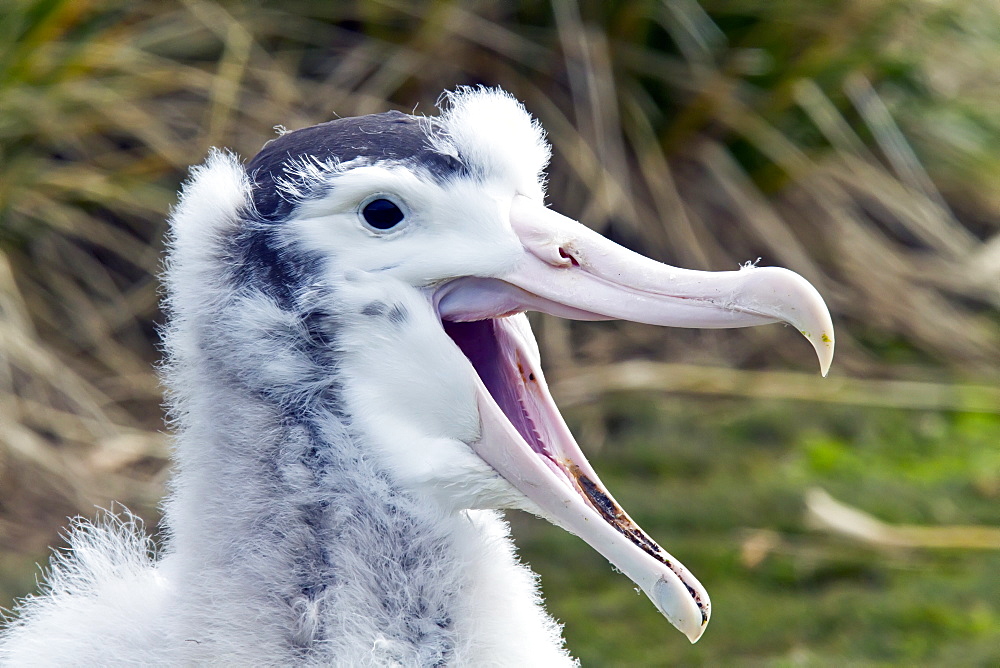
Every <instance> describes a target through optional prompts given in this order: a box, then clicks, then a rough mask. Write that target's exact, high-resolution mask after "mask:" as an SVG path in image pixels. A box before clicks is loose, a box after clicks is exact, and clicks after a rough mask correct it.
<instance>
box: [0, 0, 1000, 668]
mask: <svg viewBox="0 0 1000 668" xmlns="http://www.w3.org/2000/svg"><path fill="white" fill-rule="evenodd" d="M480 83H482V84H487V85H500V86H503V87H504V88H506V89H507V90H509V91H510V92H511V93H513V94H514V95H515V96H517V97H518V98H519V99H521V100H523V101H524V103H525V105H526V106H527V108H528V109H529V111H531V112H532V113H533V114H534V115H535V116H536V117H537V118H538V119H540V120H541V122H542V124H543V125H544V126H545V128H546V129H547V130H548V133H549V139H550V140H551V142H552V144H553V147H554V157H553V161H552V166H551V169H550V172H549V173H550V186H549V200H550V202H551V203H552V204H553V205H554V206H555V207H556V208H557V209H559V210H560V211H562V212H563V213H565V214H567V215H570V216H574V217H576V218H578V219H580V220H581V221H583V222H584V223H585V224H587V225H588V226H591V227H593V228H595V229H597V230H600V231H601V232H603V233H604V234H606V235H608V236H610V237H612V238H613V239H615V240H616V241H618V242H619V243H622V244H623V245H626V246H628V247H631V248H633V249H635V250H638V251H640V252H642V253H644V254H646V255H649V256H652V257H654V258H657V259H659V260H661V261H665V262H669V263H671V264H678V265H682V266H686V267H691V268H697V269H713V270H719V269H735V268H736V267H737V266H738V265H739V264H740V263H743V262H747V261H751V262H753V261H757V259H758V258H760V263H761V264H762V265H772V264H774V265H782V266H786V267H789V268H791V269H793V270H795V271H797V272H799V273H800V274H802V275H803V276H805V277H806V278H807V279H808V280H809V281H811V282H812V283H813V284H814V285H815V286H816V287H817V288H818V289H819V291H820V292H821V293H822V294H823V295H824V296H825V298H826V299H827V301H828V303H829V304H830V307H831V310H832V311H833V314H834V321H835V323H836V326H837V359H836V360H835V362H834V367H833V370H832V372H831V374H830V377H829V378H827V379H825V380H824V379H821V378H820V377H819V374H818V372H817V368H816V362H815V360H814V359H813V353H812V351H811V349H810V347H809V345H808V343H807V342H806V341H805V340H803V339H802V338H801V337H799V336H798V335H797V334H796V333H795V332H793V331H790V330H789V329H787V328H783V327H777V326H772V327H762V328H754V329H749V330H736V331H726V332H701V331H688V330H662V329H656V328H652V327H643V326H636V325H628V324H620V323H568V322H563V321H559V320H555V319H550V318H545V317H539V318H537V319H535V324H536V328H537V331H538V333H539V338H540V341H541V345H542V348H543V358H544V359H545V361H546V363H547V369H548V372H549V374H550V379H551V381H552V384H553V392H554V394H555V396H556V399H557V401H558V402H559V403H560V405H561V406H562V407H563V410H564V413H565V415H566V417H567V419H568V420H569V422H570V424H571V426H572V427H573V429H574V431H575V432H576V433H577V435H578V439H579V440H580V442H581V444H582V445H583V447H584V449H585V450H586V451H587V452H588V455H589V456H590V457H591V461H592V462H593V463H594V466H595V468H596V469H597V470H598V471H600V472H601V475H602V477H603V478H604V479H605V481H606V482H607V484H608V486H609V488H610V489H611V490H612V492H613V493H615V494H616V495H617V496H618V498H619V500H620V501H621V502H622V504H623V505H624V507H625V508H627V509H628V510H629V511H630V513H631V514H632V516H633V517H635V518H636V520H637V521H638V522H639V523H640V524H642V525H643V526H644V527H645V528H646V529H647V530H648V531H649V533H650V534H651V535H653V536H654V537H656V538H657V539H658V540H660V542H662V543H663V544H664V546H666V547H667V549H668V550H670V551H671V552H672V553H673V554H674V555H676V556H677V557H678V558H680V559H681V560H682V561H684V562H685V564H687V565H688V566H689V567H690V568H691V569H692V570H693V571H694V572H695V573H696V575H697V576H698V577H699V578H700V579H701V580H702V582H703V583H704V584H705V585H706V586H707V588H708V590H709V591H710V593H711V595H712V598H713V603H714V608H715V609H714V614H713V620H712V624H711V626H710V627H709V629H708V631H707V633H706V635H705V637H704V638H703V639H702V640H701V641H700V643H699V644H698V645H695V646H690V645H688V644H687V641H686V640H685V639H684V638H683V637H682V636H681V635H680V634H678V633H677V632H676V631H674V630H673V629H672V628H671V627H670V626H669V624H668V623H667V622H666V621H665V620H663V619H662V618H661V617H660V616H659V614H658V613H656V611H655V610H654V609H653V607H652V606H651V605H650V604H649V603H648V601H646V600H645V598H643V597H641V596H639V595H638V594H636V592H635V591H634V590H633V587H632V584H631V583H630V582H629V581H628V580H627V579H626V578H625V577H624V576H621V575H618V574H616V573H614V572H612V571H611V569H610V567H609V566H608V565H607V563H606V562H604V561H603V559H602V558H601V557H600V556H599V555H598V554H597V553H596V552H594V551H593V550H591V549H590V548H589V547H587V546H586V545H585V544H584V543H582V542H581V541H579V540H578V539H576V538H574V537H572V536H570V535H568V534H565V533H563V532H561V531H560V530H558V529H555V528H554V527H551V526H549V525H547V524H545V523H544V522H541V521H538V520H534V519H533V518H528V517H524V516H521V515H515V516H513V517H512V518H511V519H512V521H513V523H514V526H515V533H516V535H517V538H518V543H519V545H520V546H521V551H522V554H523V556H524V558H525V559H526V560H527V561H529V562H530V563H531V564H532V566H533V567H534V568H535V569H536V570H537V571H538V572H539V573H540V574H541V575H542V585H543V588H544V592H545V596H546V598H547V599H548V604H549V609H550V610H551V611H552V613H553V614H554V615H555V616H556V617H558V618H559V619H560V620H561V621H562V622H563V623H565V625H566V626H565V635H566V637H567V640H568V644H569V646H570V648H571V649H572V650H573V651H574V652H575V653H576V654H577V655H578V656H579V657H580V658H581V659H582V660H583V662H584V664H585V665H650V666H654V665H663V664H668V663H675V662H676V663H681V664H685V665H699V664H706V665H726V664H735V663H739V664H741V665H745V664H759V665H782V666H783V665H817V666H822V665H844V664H845V663H855V664H902V663H906V664H914V663H922V664H934V663H940V664H948V665H997V664H998V663H1000V576H998V573H1000V308H998V307H1000V9H998V8H997V6H996V5H995V4H994V3H990V2H981V1H979V0H905V1H903V0H899V1H896V0H883V1H880V2H873V1H871V0H836V1H834V0H811V1H810V2H800V1H791V0H671V1H663V2H653V1H639V0H637V1H632V2H624V1H623V2H583V3H577V2H573V1H571V0H552V1H551V2H504V3H501V2H495V1H493V2H489V1H479V2H475V1H472V2H457V1H448V0H424V1H417V0H386V1H384V2H383V1H371V2H328V1H326V0H284V1H283V2H280V3H279V2H265V1H263V0H261V1H258V2H245V3H237V2H222V1H214V0H180V1H177V0H165V1H161V0H157V1H156V2H153V1H152V0H136V1H124V0H121V1H117V2H115V1H105V2H100V1H96V0H94V1H89V0H8V1H7V2H3V3H0V606H3V607H9V605H10V604H11V603H10V602H11V601H12V600H13V598H14V597H16V596H20V595H23V594H24V593H26V592H28V591H31V590H32V589H33V588H34V586H35V580H36V578H37V577H38V576H39V568H38V566H36V564H37V563H44V562H45V561H46V559H47V555H48V551H49V548H48V546H50V545H51V546H58V545H60V543H61V538H60V531H61V528H62V527H64V526H65V525H66V518H67V516H72V515H76V514H81V515H83V516H87V517H91V516H94V515H95V514H96V512H97V511H96V508H95V507H97V506H99V507H104V508H109V507H113V506H112V503H113V502H117V503H121V504H124V505H126V506H128V507H129V508H131V509H132V510H134V511H136V512H138V513H139V514H140V515H142V516H143V517H144V518H146V519H147V521H148V522H149V524H150V526H155V523H156V521H157V517H158V502H159V498H160V495H161V494H162V491H163V484H164V481H165V480H166V479H167V478H168V476H169V464H168V453H169V439H168V436H167V434H166V433H165V428H164V426H163V423H162V417H161V406H160V404H161V388H160V386H159V385H158V381H157V377H156V374H155V369H154V367H155V364H156V362H157V359H158V357H159V354H158V351H157V343H158V338H157V329H156V328H157V323H159V322H161V321H162V318H161V315H160V313H159V311H158V308H157V300H158V296H159V294H158V290H159V288H158V282H157V273H158V272H159V269H160V261H161V252H162V240H161V238H162V235H163V231H164V218H165V216H166V215H167V213H168V211H169V208H170V206H171V205H172V203H173V202H174V201H175V193H176V191H177V188H178V185H179V184H180V182H181V181H182V180H183V179H184V178H185V174H186V170H187V168H188V166H189V165H191V164H196V163H198V162H200V161H201V160H202V159H203V158H204V156H205V155H206V152H207V151H208V149H209V147H211V146H226V147H230V148H232V149H234V150H235V151H237V152H238V153H239V154H240V155H242V156H244V157H245V158H249V157H250V156H252V155H253V154H254V153H256V151H257V150H258V149H259V148H260V146H261V145H262V144H263V143H264V142H265V141H267V140H268V139H270V138H272V137H274V136H275V130H274V127H275V126H277V125H282V126H284V127H286V128H289V129H296V128H300V127H304V126H307V125H311V124H314V123H317V122H320V121H324V120H329V119H330V118H333V117H334V116H335V115H338V116H351V115H356V114H364V113H370V112H378V111H384V110H387V109H400V110H403V111H407V112H411V111H414V110H415V111H416V113H423V114H433V113H435V107H434V103H435V100H436V99H437V97H438V95H439V94H440V93H441V91H442V90H445V89H449V88H453V87H455V86H456V85H459V84H480Z"/></svg>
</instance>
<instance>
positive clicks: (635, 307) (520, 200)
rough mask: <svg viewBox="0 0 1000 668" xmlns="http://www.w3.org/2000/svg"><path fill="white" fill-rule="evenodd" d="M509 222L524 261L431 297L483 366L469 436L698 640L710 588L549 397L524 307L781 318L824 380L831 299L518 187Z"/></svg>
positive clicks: (798, 280) (666, 317) (730, 323)
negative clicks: (683, 256) (608, 475)
mask: <svg viewBox="0 0 1000 668" xmlns="http://www.w3.org/2000/svg"><path fill="white" fill-rule="evenodd" d="M510 222H511V226H512V227H513V229H514V232H515V233H516V234H517V236H518V237H519V238H520V240H521V243H522V245H523V247H524V251H525V252H524V255H523V258H522V259H521V261H520V263H519V264H518V266H516V267H515V268H514V269H513V270H511V271H510V272H508V273H506V274H504V275H502V276H495V277H465V278H461V279H457V280H454V281H451V282H449V283H447V284H446V285H444V286H442V287H441V288H439V289H438V291H437V293H436V294H435V301H436V303H437V308H438V312H439V313H440V315H441V317H442V319H443V321H444V326H445V330H446V331H447V332H448V334H449V335H450V336H451V337H452V339H453V340H454V341H455V342H456V343H457V344H458V346H459V347H460V348H461V349H462V351H463V352H464V353H465V355H466V357H468V358H469V360H470V362H471V363H472V366H473V367H474V368H475V370H476V372H477V375H478V382H477V387H478V388H479V394H478V401H479V410H480V417H481V422H482V430H481V436H480V439H479V440H478V441H477V442H475V443H472V444H470V445H471V446H472V447H473V449H474V450H475V451H476V452H477V454H478V455H479V456H480V457H482V459H483V460H484V461H486V462H487V463H488V464H490V465H491V466H492V467H493V468H494V469H496V470H497V471H498V472H499V473H500V474H501V475H502V476H503V477H504V478H506V479H507V480H508V481H509V482H510V483H511V484H512V485H513V486H514V487H516V488H517V489H518V490H520V491H521V492H522V493H523V494H524V495H525V496H526V497H527V498H528V499H529V501H530V502H531V503H532V504H533V505H534V506H535V507H536V508H537V509H538V510H540V511H541V512H542V514H543V515H544V516H545V517H546V518H547V519H549V520H550V521H552V522H553V523H555V524H557V525H559V526H562V527H563V528H565V529H567V530H568V531H570V532H572V533H574V534H577V535H578V536H580V537H581V538H583V539H584V540H585V541H586V542H587V543H589V544H590V545H591V546H592V547H593V548H594V549H596V550H597V551H598V552H600V553H601V554H603V555H604V556H605V557H606V558H607V559H608V560H609V561H611V562H612V563H613V564H614V565H615V566H616V567H617V568H618V569H619V570H621V571H622V572H623V573H625V574H626V575H627V576H628V577H629V578H631V579H632V581H634V582H635V583H636V584H637V585H639V586H640V587H641V588H642V589H643V591H644V592H645V593H646V595H647V596H649V598H650V599H651V600H652V601H653V603H654V605H656V607H657V609H659V610H660V612H661V613H663V615H664V616H665V617H666V618H667V619H668V620H670V622H671V623H672V624H673V625H674V626H676V627H677V628H678V629H679V630H680V631H681V632H682V633H684V634H685V635H686V636H687V637H688V638H689V639H690V640H691V641H692V642H694V641H696V640H697V639H698V638H699V637H701V634H702V632H703V631H704V629H705V625H706V624H707V623H708V619H709V616H710V604H709V598H708V594H707V592H706V591H705V590H704V588H703V587H702V586H701V584H700V583H699V582H698V580H697V579H695V577H694V576H693V575H691V573H690V572H689V571H688V570H687V569H686V568H684V566H683V565H682V564H680V562H678V561H677V560H676V559H674V558H673V557H672V556H671V555H670V554H669V553H667V552H666V551H665V550H664V549H663V548H662V547H660V546H659V545H657V544H656V542H654V541H653V540H652V539H651V538H650V537H649V536H648V535H647V534H646V533H645V532H644V531H643V530H642V529H641V528H640V527H639V526H638V525H636V524H635V522H633V521H632V519H631V518H629V516H628V515H627V514H626V513H625V511H624V510H622V508H621V507H620V506H619V505H618V504H617V502H615V500H614V498H613V497H612V496H611V495H610V494H609V493H608V492H607V490H606V489H605V488H604V485H603V484H602V483H601V481H600V479H599V478H598V477H597V474H596V473H594V471H593V469H592V468H591V467H590V464H589V463H588V462H587V459H586V457H584V455H583V452H582V451H581V450H580V447H579V446H578V445H577V443H576V441H575V440H574V438H573V436H572V434H571V433H570V432H569V429H568V428H567V427H566V424H565V422H564V421H563V419H562V416H561V415H560V414H559V411H558V409H557V408H556V406H555V403H554V402H553V400H552V397H551V395H550V394H549V391H548V387H547V386H546V384H545V380H544V376H543V375H542V371H541V368H540V365H539V361H538V358H537V354H536V353H535V350H536V348H535V346H534V343H533V339H532V335H531V331H530V328H529V327H528V324H527V320H526V319H524V318H523V316H521V317H505V316H509V315H512V314H515V313H519V312H521V311H525V310H538V311H543V312H545V313H550V314H552V315H557V316H562V317H566V318H573V319H579V320H603V319H623V320H632V321H636V322H644V323H649V324H655V325H671V326H677V327H745V326H749V325H760V324H766V323H771V322H786V323H789V324H791V325H792V326H794V327H795V328H796V329H797V330H798V331H800V332H801V333H802V334H803V335H804V336H805V337H806V338H807V339H809V341H810V343H812V345H813V347H814V349H815V350H816V353H817V355H818V356H819V361H820V368H821V371H822V372H823V374H824V375H826V371H827V369H828V368H829V366H830V362H831V360H832V358H833V346H834V341H833V325H832V322H831V320H830V315H829V312H828V311H827V308H826V305H825V304H824V302H823V299H822V298H821V297H820V296H819V293H817V292H816V290H815V288H813V287H812V285H810V284H809V283H808V282H807V281H806V280H805V279H803V278H802V277H801V276H799V275H798V274H795V273H793V272H791V271H788V270H786V269H780V268H775V267H765V268H757V267H748V268H745V269H742V270H738V271H727V272H703V271H691V270H686V269H678V268H676V267H671V266H668V265H664V264H660V263H658V262H655V261H653V260H650V259H649V258H645V257H643V256H641V255H638V254H636V253H633V252H631V251H629V250H626V249H624V248H622V247H621V246H618V245H617V244H614V243H613V242H611V241H609V240H607V239H605V238H604V237H602V236H600V235H599V234H597V233H595V232H593V231H591V230H589V229H587V228H586V227H584V226H583V225H580V224H579V223H577V222H575V221H573V220H571V219H569V218H566V217H564V216H562V215H560V214H558V213H556V212H554V211H551V210H549V209H546V208H545V207H544V206H542V205H541V204H539V203H537V202H535V201H533V200H530V199H528V198H526V197H522V196H517V197H515V198H514V201H513V203H512V206H511V210H510Z"/></svg>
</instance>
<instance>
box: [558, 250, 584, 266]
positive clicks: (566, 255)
mask: <svg viewBox="0 0 1000 668" xmlns="http://www.w3.org/2000/svg"><path fill="white" fill-rule="evenodd" d="M559 257H561V258H565V259H567V260H569V261H570V264H572V265H573V266H574V267H579V266H580V262H579V260H577V259H576V258H575V257H573V254H572V253H570V252H569V251H568V250H566V249H565V248H563V247H562V246H560V247H559Z"/></svg>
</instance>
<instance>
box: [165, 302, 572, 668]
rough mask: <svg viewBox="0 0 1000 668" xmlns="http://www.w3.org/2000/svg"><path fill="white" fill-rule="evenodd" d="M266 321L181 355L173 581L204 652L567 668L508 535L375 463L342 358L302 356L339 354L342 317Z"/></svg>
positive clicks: (171, 522) (170, 563) (281, 315)
mask: <svg viewBox="0 0 1000 668" xmlns="http://www.w3.org/2000/svg"><path fill="white" fill-rule="evenodd" d="M238 312H239V308H237V309H234V313H233V317H236V313H238ZM257 316H258V317H257V318H256V321H255V322H253V323H243V325H244V326H243V327H240V326H237V327H236V328H234V329H233V330H232V331H233V332H234V333H235V332H238V333H239V334H238V335H237V334H234V335H232V336H227V335H226V334H225V333H218V332H213V335H212V336H204V337H202V336H198V335H197V331H196V330H195V331H194V332H193V334H194V336H193V341H194V342H196V345H193V346H187V347H186V350H185V352H183V354H181V355H180V357H186V359H176V357H177V356H178V355H177V352H175V360H174V365H175V366H174V369H175V371H174V373H173V376H172V377H171V380H172V384H173V386H174V392H175V397H176V405H177V406H176V413H177V416H178V423H179V425H178V426H179V427H180V433H179V435H178V438H177V445H176V448H177V460H178V462H177V471H176V474H175V479H174V482H173V487H172V495H171V497H170V500H169V501H168V503H167V507H166V519H165V523H166V527H167V532H168V554H167V557H166V559H165V569H166V573H167V574H168V576H169V577H170V578H171V579H172V580H173V582H174V583H175V584H174V586H175V588H176V590H177V591H176V594H177V596H178V600H182V601H184V604H183V605H182V606H179V608H180V610H181V612H180V614H182V615H184V616H186V617H187V619H186V620H185V622H184V623H183V627H184V628H185V629H186V630H185V632H184V633H185V635H186V636H190V638H187V637H186V638H185V641H187V640H190V641H192V642H193V644H192V645H191V651H192V652H194V653H195V654H193V655H192V656H193V657H195V658H198V659H202V658H204V659H210V658H212V657H213V656H224V657H227V658H233V657H234V656H238V654H234V652H242V651H248V652H252V653H249V654H246V655H245V656H246V658H247V659H249V660H252V659H253V658H254V657H255V656H286V657H288V659H289V660H290V661H292V660H297V659H309V660H318V661H323V660H324V659H326V660H328V661H331V662H332V661H334V660H336V661H337V662H341V663H345V665H346V664H355V663H356V664H359V665H360V664H369V663H374V664H378V665H385V664H394V663H399V664H403V665H411V664H412V665H446V664H447V665H458V664H464V663H471V662H473V661H474V660H477V659H483V658H486V657H502V656H508V657H511V659H515V658H516V657H518V656H519V655H520V656H522V657H527V656H531V654H527V653H526V652H531V653H532V654H534V655H535V656H536V657H537V656H550V658H551V659H552V660H560V661H561V660H564V659H565V655H564V654H563V651H562V650H561V641H560V640H559V638H558V633H557V630H556V629H555V627H554V625H553V623H552V622H551V620H550V619H549V618H548V617H547V616H546V615H545V613H544V610H542V609H541V608H540V606H539V605H538V601H537V595H536V593H535V585H534V582H533V576H532V575H531V574H530V572H529V571H527V569H525V568H524V567H522V566H520V565H519V564H518V563H517V562H516V558H515V557H514V555H513V551H512V546H511V544H510V541H509V538H508V537H507V528H506V525H505V523H504V522H503V521H502V520H501V519H500V518H499V517H498V516H497V515H496V514H495V513H493V512H490V511H446V510H443V509H441V508H440V506H437V505H435V504H433V503H429V502H428V499H425V498H420V497H419V495H417V494H415V493H414V492H413V491H411V490H404V489H403V488H402V487H400V485H399V484H398V481H397V480H396V479H395V477H394V475H393V474H392V472H391V471H389V470H388V469H387V468H386V467H385V466H384V465H383V464H382V463H381V462H380V461H379V460H378V459H377V458H375V457H373V456H372V455H371V448H370V444H369V443H367V442H366V435H365V434H364V433H359V432H358V431H357V430H356V425H355V423H354V421H353V420H352V418H351V415H350V414H349V413H347V412H345V409H344V402H343V401H342V400H341V388H339V387H338V386H337V381H336V378H337V377H338V374H337V373H336V372H335V368H334V366H335V361H334V360H332V359H327V358H326V356H325V353H323V352H322V350H323V349H326V348H320V347H314V346H308V345H307V346H303V345H301V342H302V341H304V340H305V341H308V340H311V339H315V340H322V338H323V337H324V336H325V335H326V334H324V331H325V328H326V327H327V325H328V324H329V323H326V322H325V319H326V316H325V315H324V314H317V313H314V314H291V313H286V312H283V311H281V310H278V309H276V310H273V312H271V313H269V314H267V317H268V318H270V320H269V321H268V322H266V323H264V322H263V317H262V316H261V315H260V314H259V313H258V314H257ZM255 331H256V332H257V333H261V332H264V333H266V336H255V335H254V333H255ZM283 333H284V334H285V335H286V336H285V337H284V338H283V336H282V334H283ZM175 334H176V333H175ZM327 348H328V347H327ZM175 351H176V346H175ZM178 370H183V372H181V371H178ZM293 379H294V382H293ZM501 620H505V621H501ZM531 639H534V642H532V641H531ZM223 642H224V643H225V644H220V643H223ZM234 643H235V645H234ZM244 644H245V646H244ZM237 645H239V646H240V648H239V649H238V648H237ZM247 648H251V649H249V650H248V649H247ZM514 662H515V663H519V662H518V661H514Z"/></svg>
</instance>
